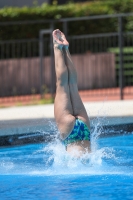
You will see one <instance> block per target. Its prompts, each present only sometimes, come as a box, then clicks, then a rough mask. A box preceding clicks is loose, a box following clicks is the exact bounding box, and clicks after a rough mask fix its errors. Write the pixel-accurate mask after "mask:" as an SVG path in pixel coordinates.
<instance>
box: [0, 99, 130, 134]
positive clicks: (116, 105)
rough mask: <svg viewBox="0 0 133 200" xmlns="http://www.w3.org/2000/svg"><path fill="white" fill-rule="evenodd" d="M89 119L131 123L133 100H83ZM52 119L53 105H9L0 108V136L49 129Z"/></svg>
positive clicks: (114, 123) (117, 123) (109, 123)
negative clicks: (8, 106)
mask: <svg viewBox="0 0 133 200" xmlns="http://www.w3.org/2000/svg"><path fill="white" fill-rule="evenodd" d="M84 105H85V108H86V110H87V112H88V115H89V117H90V119H93V120H91V121H93V122H94V121H95V120H99V121H100V123H101V124H102V125H107V126H110V125H112V126H113V125H120V124H123V125H124V124H133V100H124V101H105V102H85V103H84ZM51 121H52V122H53V121H54V105H53V104H47V105H37V106H23V107H10V108H1V109H0V136H5V135H9V134H10V135H14V134H27V133H33V132H38V131H43V130H49V129H50V128H51V127H50V122H51Z"/></svg>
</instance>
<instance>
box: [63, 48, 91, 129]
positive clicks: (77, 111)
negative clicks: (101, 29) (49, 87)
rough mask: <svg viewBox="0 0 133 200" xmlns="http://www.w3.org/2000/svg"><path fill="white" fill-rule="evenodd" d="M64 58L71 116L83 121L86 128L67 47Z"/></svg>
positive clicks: (84, 113) (72, 64)
mask: <svg viewBox="0 0 133 200" xmlns="http://www.w3.org/2000/svg"><path fill="white" fill-rule="evenodd" d="M63 51H64V56H65V63H66V65H67V67H68V74H69V83H68V84H69V88H70V98H71V103H72V108H73V115H74V116H76V117H77V118H79V119H81V120H83V121H84V122H85V123H86V124H87V126H88V127H90V122H89V118H88V115H87V112H86V110H85V107H84V105H83V102H82V100H81V98H80V95H79V92H78V85H77V73H76V69H75V66H74V63H73V62H72V58H71V55H70V52H69V49H68V46H66V47H65V48H64V50H63Z"/></svg>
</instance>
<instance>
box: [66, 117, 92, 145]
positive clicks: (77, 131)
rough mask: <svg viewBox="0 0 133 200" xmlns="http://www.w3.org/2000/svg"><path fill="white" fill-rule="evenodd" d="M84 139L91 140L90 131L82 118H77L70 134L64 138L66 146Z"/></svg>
mask: <svg viewBox="0 0 133 200" xmlns="http://www.w3.org/2000/svg"><path fill="white" fill-rule="evenodd" d="M82 140H89V141H90V131H89V129H88V127H87V125H86V124H85V122H83V121H82V120H81V119H76V121H75V125H74V128H73V130H72V132H71V133H70V134H69V136H68V137H67V138H66V139H65V140H63V143H64V144H65V146H67V145H68V144H70V143H73V142H77V141H82Z"/></svg>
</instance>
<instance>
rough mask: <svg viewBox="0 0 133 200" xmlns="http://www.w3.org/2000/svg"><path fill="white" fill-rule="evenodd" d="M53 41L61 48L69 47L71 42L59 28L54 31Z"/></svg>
mask: <svg viewBox="0 0 133 200" xmlns="http://www.w3.org/2000/svg"><path fill="white" fill-rule="evenodd" d="M53 43H54V46H55V47H57V48H59V49H62V47H64V48H66V49H67V48H68V46H69V43H68V41H67V40H66V37H65V35H64V34H63V33H62V32H61V31H60V30H59V29H56V30H54V31H53Z"/></svg>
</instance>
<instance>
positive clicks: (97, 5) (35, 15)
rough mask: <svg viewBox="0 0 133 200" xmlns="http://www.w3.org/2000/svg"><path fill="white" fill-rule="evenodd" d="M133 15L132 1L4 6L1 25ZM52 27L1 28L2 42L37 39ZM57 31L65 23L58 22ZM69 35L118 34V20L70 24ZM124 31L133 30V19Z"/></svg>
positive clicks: (0, 12) (125, 24) (0, 14)
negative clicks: (42, 31)
mask: <svg viewBox="0 0 133 200" xmlns="http://www.w3.org/2000/svg"><path fill="white" fill-rule="evenodd" d="M128 12H133V0H114V1H112V0H110V1H107V0H101V1H100V0H99V1H93V2H85V3H75V4H74V3H68V4H66V5H48V4H43V5H42V6H37V7H31V8H28V7H23V8H16V7H15V8H12V7H5V8H3V9H0V22H7V21H8V22H11V21H26V20H39V19H41V20H42V19H44V20H47V19H52V20H55V19H56V20H58V19H61V18H66V17H67V18H69V17H82V16H92V15H102V14H114V13H128ZM48 27H49V24H48V23H46V24H43V23H42V24H32V25H29V24H28V25H22V24H19V25H11V26H8V25H7V26H2V25H0V40H11V39H22V38H23V39H24V38H25V39H26V38H38V33H39V30H40V29H42V28H43V29H45V28H48ZM55 28H61V29H62V23H61V22H56V24H55ZM68 28H69V30H68V33H69V35H78V34H88V33H102V32H113V31H117V29H118V23H117V19H116V18H113V19H102V20H99V19H97V20H90V21H81V22H80V21H78V22H70V23H69V24H68ZM124 29H125V30H126V31H129V30H133V17H127V18H124Z"/></svg>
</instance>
